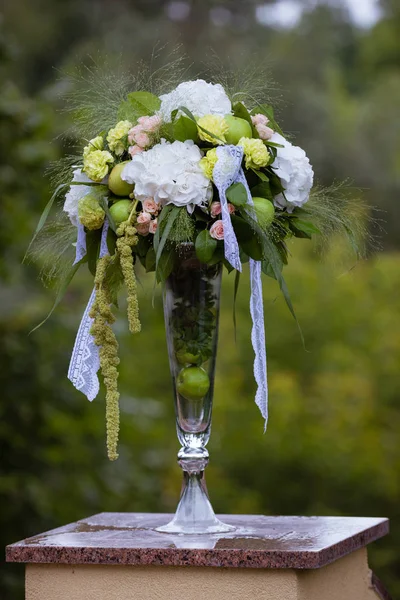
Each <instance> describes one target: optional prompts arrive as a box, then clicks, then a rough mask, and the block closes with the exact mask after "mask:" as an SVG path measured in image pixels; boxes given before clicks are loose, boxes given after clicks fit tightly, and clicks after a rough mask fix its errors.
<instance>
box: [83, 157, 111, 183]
mask: <svg viewBox="0 0 400 600" xmlns="http://www.w3.org/2000/svg"><path fill="white" fill-rule="evenodd" d="M113 162H114V159H113V157H112V154H110V152H107V151H106V150H93V152H89V153H88V154H87V155H86V156H84V157H83V169H82V171H83V172H84V173H86V175H87V176H88V177H89V178H90V179H92V180H93V181H101V180H102V179H104V177H105V176H106V175H108V170H109V165H110V164H112V163H113Z"/></svg>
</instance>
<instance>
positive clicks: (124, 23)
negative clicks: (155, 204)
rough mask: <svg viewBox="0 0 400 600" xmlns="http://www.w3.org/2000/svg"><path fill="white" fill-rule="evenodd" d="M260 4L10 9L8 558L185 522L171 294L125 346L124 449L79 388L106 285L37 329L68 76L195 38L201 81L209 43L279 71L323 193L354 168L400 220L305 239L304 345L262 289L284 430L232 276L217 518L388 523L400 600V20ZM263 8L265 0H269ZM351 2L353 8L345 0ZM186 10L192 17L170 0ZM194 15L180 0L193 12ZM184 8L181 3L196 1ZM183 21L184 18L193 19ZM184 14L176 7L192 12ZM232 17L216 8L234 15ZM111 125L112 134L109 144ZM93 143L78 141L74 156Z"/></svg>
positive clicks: (3, 363) (8, 569) (76, 288)
mask: <svg viewBox="0 0 400 600" xmlns="http://www.w3.org/2000/svg"><path fill="white" fill-rule="evenodd" d="M260 4H261V3H260V2H258V3H257V2H251V1H243V0H230V1H226V2H223V1H222V0H219V1H215V2H213V1H210V2H206V1H204V0H192V1H189V0H188V1H187V2H175V3H171V2H163V1H160V0H140V1H135V2H131V1H128V0H114V1H113V2H108V1H106V0H68V1H67V2H65V1H62V0H33V1H32V0H9V1H8V2H6V3H5V4H4V3H3V14H2V18H1V23H0V24H1V30H0V54H1V59H2V60H1V65H2V66H1V71H0V72H1V80H2V81H1V87H0V137H1V148H0V152H1V167H0V185H1V203H0V215H1V216H0V248H1V254H0V257H1V258H0V274H1V277H2V285H1V290H0V306H1V310H0V335H1V344H0V387H1V391H2V394H1V400H0V453H1V480H0V503H1V513H0V514H1V517H0V519H1V525H0V532H1V533H0V540H1V543H0V546H2V547H4V546H5V545H6V544H7V543H11V542H14V541H16V540H18V539H21V538H24V537H27V536H29V535H33V534H35V533H38V532H39V531H43V530H46V529H49V528H52V527H55V526H59V525H61V524H64V523H66V522H69V521H73V520H76V519H79V518H83V517H84V516H88V515H90V514H93V513H95V512H100V511H173V510H174V508H175V506H176V503H177V500H178V494H179V488H180V472H179V469H178V467H177V466H176V463H175V456H176V451H177V449H178V443H177V440H176V438H175V431H174V417H173V404H172V394H171V388H170V377H169V369H168V362H167V353H166V344H165V339H164V326H163V318H162V310H161V299H160V296H159V295H158V296H157V297H156V306H155V308H152V305H151V296H152V285H153V283H152V279H151V277H150V278H148V277H143V278H142V282H143V289H142V290H141V293H140V305H141V317H142V322H143V333H142V334H141V335H140V336H138V337H136V338H132V337H130V336H129V335H128V334H127V332H126V326H125V322H124V320H123V319H121V320H120V321H118V323H117V329H118V334H119V336H120V340H121V356H122V359H123V360H122V367H121V378H120V379H121V390H122V431H121V448H120V459H119V460H118V461H117V462H116V463H112V464H111V463H109V462H108V461H107V458H106V454H105V448H104V445H105V444H104V402H103V397H102V396H100V397H99V398H98V399H97V400H96V401H95V402H93V404H92V405H90V404H89V403H88V402H87V401H86V400H85V398H84V397H83V396H81V395H80V394H79V393H78V392H76V391H75V390H74V389H73V388H72V386H71V385H70V384H69V382H68V381H67V379H66V372H67V367H68V361H69V355H70V352H71V348H72V345H73V341H74V336H75V333H76V329H77V326H78V323H79V319H80V315H81V313H82V311H83V309H84V306H85V304H86V301H87V298H88V295H89V293H90V280H88V279H87V278H86V276H85V273H80V274H79V276H78V277H77V278H76V280H75V281H74V284H73V286H72V287H71V288H70V290H69V291H68V294H67V296H66V297H65V300H64V302H63V304H62V306H61V307H60V308H59V309H58V310H57V312H56V313H55V314H54V316H53V317H52V319H51V320H50V321H49V322H48V323H47V324H46V325H45V326H44V327H42V328H41V329H40V330H38V331H37V332H35V333H34V334H33V335H31V336H28V332H29V330H30V329H31V328H32V327H33V326H34V325H36V324H37V322H39V321H40V320H41V318H43V316H44V314H45V313H46V311H48V310H49V308H50V307H51V303H52V298H51V294H49V292H48V291H46V290H44V289H43V288H42V286H41V284H40V282H39V281H38V271H37V269H36V267H34V266H32V265H31V266H22V265H21V260H22V257H23V255H24V252H25V249H26V246H27V244H28V242H29V239H30V235H31V233H32V231H33V229H34V227H35V224H36V221H37V219H38V217H39V215H40V213H41V210H42V209H43V207H44V205H45V203H46V202H47V199H48V195H49V187H48V182H47V181H46V179H45V178H44V175H43V173H44V170H45V168H46V167H47V166H48V164H49V162H50V161H52V160H54V159H57V158H58V157H60V156H62V155H63V154H64V153H65V152H67V151H68V148H66V146H65V143H63V141H62V140H61V139H60V137H59V136H60V134H61V133H62V132H63V130H65V128H66V127H67V126H68V125H69V116H68V114H66V113H65V112H62V110H61V109H62V107H63V101H62V100H60V93H62V92H63V91H64V89H65V86H66V84H65V81H64V80H63V78H62V76H61V75H60V72H59V69H63V68H69V67H71V66H73V65H74V64H78V63H80V62H82V61H86V60H87V55H88V54H93V55H97V54H98V53H99V52H100V53H104V52H105V53H107V54H109V55H113V54H121V57H122V58H121V60H123V61H125V62H126V63H127V64H129V63H132V64H133V63H134V62H135V61H136V60H137V59H139V58H143V59H146V58H148V56H149V55H150V54H151V52H152V50H153V48H154V46H155V44H156V43H157V42H158V43H160V44H161V45H162V44H163V43H164V42H170V43H172V44H175V43H181V44H182V47H183V51H186V52H187V53H188V55H189V56H190V59H191V60H192V61H193V64H192V66H190V67H189V68H188V73H187V75H188V78H189V76H191V75H192V74H196V73H197V72H198V71H199V70H200V71H201V70H202V68H203V66H204V63H206V62H207V48H209V47H211V48H213V50H214V51H215V53H216V54H217V55H219V56H220V57H221V58H222V59H223V60H227V59H228V58H229V61H230V64H231V66H233V67H238V68H239V67H242V66H243V65H250V64H251V63H252V61H253V60H254V57H257V61H259V62H260V61H261V63H263V65H266V66H268V67H269V68H270V71H271V75H272V78H273V80H274V81H275V82H277V83H275V84H274V90H273V93H274V96H275V98H276V100H277V104H278V110H277V112H278V117H279V120H280V122H281V124H282V126H283V128H284V130H285V131H287V132H290V133H293V134H294V135H295V136H296V139H297V141H298V143H299V145H301V146H302V147H304V148H305V149H306V151H307V153H308V155H309V156H310V159H311V162H312V164H313V165H314V168H315V172H316V175H317V178H318V180H319V181H321V182H322V183H327V184H328V183H330V182H331V181H332V180H334V179H336V180H341V179H345V178H350V179H351V180H352V181H354V184H355V185H356V186H358V187H360V188H362V189H363V190H364V192H363V193H364V194H365V196H366V198H367V199H368V201H369V202H370V203H371V204H373V205H375V206H377V207H378V208H380V209H382V210H384V211H385V213H384V214H383V218H384V220H385V221H386V224H385V229H386V232H385V233H384V234H383V236H382V239H381V242H382V245H383V251H382V252H379V253H378V254H375V255H374V256H372V257H371V258H370V259H369V260H366V261H363V262H360V263H358V264H355V262H354V261H353V262H352V261H351V260H350V261H349V258H348V257H345V256H343V252H342V250H341V249H340V247H339V246H338V247H335V248H333V249H332V251H331V253H330V255H329V256H328V257H327V260H326V261H325V262H324V263H322V262H321V261H320V260H319V258H318V257H317V256H316V254H315V253H314V252H313V249H312V246H311V245H310V244H309V242H304V241H301V242H300V243H299V244H297V245H296V246H293V247H292V253H293V258H292V260H291V262H290V265H289V267H288V268H287V270H286V278H287V281H288V285H289V288H290V290H291V295H292V298H293V302H294V304H295V307H296V310H297V313H298V318H299V321H300V323H301V325H302V329H303V331H304V334H305V338H306V347H307V351H305V350H304V348H303V347H302V344H301V341H300V337H299V335H298V332H297V329H296V326H295V324H294V322H293V321H292V320H291V317H290V315H289V313H288V311H287V309H286V307H285V305H284V302H283V300H282V298H281V297H280V295H279V293H278V290H277V287H276V285H275V282H273V281H272V280H268V281H267V282H266V283H265V305H266V306H265V312H266V332H267V343H268V361H269V384H270V422H269V427H268V431H267V434H266V435H262V427H263V424H262V421H261V418H260V416H259V414H258V411H257V409H256V406H255V404H254V402H253V399H254V392H255V384H254V381H253V376H252V361H253V354H252V350H251V344H250V318H249V310H248V295H249V289H248V282H247V280H246V277H245V278H243V279H244V281H243V282H242V286H241V288H240V293H239V297H238V309H237V310H238V323H239V325H238V339H237V343H236V344H235V343H234V340H233V326H232V294H233V278H232V276H231V277H229V276H228V275H225V276H224V277H225V279H224V286H223V301H222V316H221V332H220V348H219V357H218V362H217V380H216V390H215V409H214V421H213V434H212V436H211V442H210V445H209V446H210V453H211V463H210V466H209V468H208V470H207V477H208V485H209V489H210V493H211V498H212V501H213V505H214V508H215V509H216V511H218V512H233V513H235V512H242V513H264V514H304V515H310V514H312V515H325V514H331V515H335V514H340V515H368V516H388V517H390V518H391V522H392V533H391V536H390V537H388V538H386V539H385V540H382V541H380V542H378V543H375V544H374V545H373V546H372V547H371V549H370V557H371V559H370V562H371V567H372V568H373V569H374V570H375V571H376V572H377V574H378V575H379V576H380V577H381V578H382V580H383V581H384V582H385V583H386V584H387V586H388V588H389V590H390V591H391V592H392V594H393V596H394V597H400V576H399V573H400V559H399V553H398V550H397V546H398V541H399V539H400V441H399V429H400V409H399V406H398V397H399V391H400V374H399V365H400V307H399V301H398V295H399V290H400V255H399V233H400V225H399V222H400V203H399V199H398V195H399V188H400V177H399V175H400V135H399V133H400V124H399V114H398V108H399V106H400V37H399V35H398V32H399V28H400V8H399V5H398V3H397V2H395V0H392V1H391V0H382V2H381V9H382V18H381V20H380V21H379V22H378V23H377V24H376V25H374V26H373V27H371V28H369V29H366V30H362V29H358V28H357V27H355V25H354V24H353V23H352V22H351V19H350V16H349V13H348V12H347V11H346V10H345V9H343V8H340V7H338V6H335V5H334V4H333V3H332V4H331V5H330V6H329V7H328V6H326V5H320V4H317V5H315V3H311V4H312V6H311V4H310V6H308V4H307V2H304V3H303V4H304V5H305V12H304V14H303V17H302V18H301V20H300V22H299V23H297V24H296V25H295V26H293V27H292V28H288V29H283V28H275V29H274V28H271V27H269V26H267V25H262V24H261V23H260V22H257V20H256V18H255V15H256V9H257V7H258V5H260ZM264 4H266V3H264ZM337 4H338V3H337ZM172 5H175V8H174V7H173V6H172ZM179 6H180V9H179ZM177 7H178V8H177ZM178 9H179V10H178ZM174 11H175V12H174ZM218 15H219V16H218ZM93 133H94V134H95V133H96V132H93ZM75 142H76V141H74V140H70V143H71V144H74V143H75ZM0 579H1V582H0V595H1V598H2V599H3V600H20V599H22V598H23V569H22V567H18V566H15V565H8V566H6V565H3V566H2V567H1V573H0Z"/></svg>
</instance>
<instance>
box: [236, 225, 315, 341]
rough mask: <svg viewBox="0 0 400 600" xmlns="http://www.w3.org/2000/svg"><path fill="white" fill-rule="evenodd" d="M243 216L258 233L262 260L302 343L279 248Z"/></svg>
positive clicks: (302, 338) (257, 226) (301, 334)
mask: <svg viewBox="0 0 400 600" xmlns="http://www.w3.org/2000/svg"><path fill="white" fill-rule="evenodd" d="M243 217H244V218H246V219H247V220H248V221H249V222H250V223H251V225H252V227H253V228H254V229H255V231H256V232H257V233H258V235H259V237H260V240H261V242H262V247H263V256H264V260H266V261H268V263H269V264H270V266H271V269H272V271H273V273H274V275H275V279H276V280H277V282H278V283H279V287H280V290H281V292H282V294H283V297H284V299H285V302H286V305H287V307H288V309H289V311H290V313H291V315H292V317H293V318H294V320H295V321H296V324H297V327H298V329H299V332H300V337H301V340H302V342H303V345H304V336H303V332H302V331H301V328H300V324H299V322H298V320H297V317H296V313H295V311H294V308H293V304H292V301H291V299H290V294H289V290H288V288H287V285H286V281H285V279H284V277H283V275H282V257H281V255H280V253H279V250H278V249H277V247H276V246H275V244H274V242H273V241H272V240H271V239H270V238H269V237H268V235H267V234H266V233H265V232H264V231H263V230H262V229H261V228H260V227H259V225H258V224H257V223H256V222H254V220H253V219H252V217H251V216H250V215H243Z"/></svg>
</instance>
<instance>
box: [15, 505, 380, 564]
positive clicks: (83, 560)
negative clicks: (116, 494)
mask: <svg viewBox="0 0 400 600" xmlns="http://www.w3.org/2000/svg"><path fill="white" fill-rule="evenodd" d="M171 516H172V515H167V514H147V513H100V514H98V515H94V516H92V517H89V518H87V519H82V520H81V521H77V522H76V523H70V524H69V525H65V526H63V527H59V528H58V529H53V530H52V531H48V532H46V533H41V534H39V535H36V536H34V537H31V538H28V539H26V540H23V541H21V542H17V543H15V544H11V545H10V546H7V549H6V557H7V561H9V562H23V563H63V564H75V565H76V564H97V565H98V564H103V565H164V566H195V567H229V568H237V567H240V568H243V567H247V568H268V569H288V568H289V569H316V568H320V567H323V566H324V565H327V564H329V563H331V562H333V561H335V560H337V559H339V558H341V557H343V556H345V555H346V554H349V553H350V552H353V551H355V550H358V549H360V548H362V547H363V546H366V545H367V544H369V543H370V542H373V541H374V540H377V539H378V538H380V537H383V536H384V535H386V534H387V533H388V531H389V522H388V520H387V519H383V518H365V517H287V516H284V517H266V516H262V515H221V516H220V519H221V520H222V521H224V522H225V523H228V524H230V525H233V526H234V527H235V531H231V532H229V533H218V534H202V535H182V534H180V535H178V534H171V533H159V532H158V531H154V529H155V528H156V527H159V526H160V525H163V524H164V523H167V522H168V521H169V520H170V519H171Z"/></svg>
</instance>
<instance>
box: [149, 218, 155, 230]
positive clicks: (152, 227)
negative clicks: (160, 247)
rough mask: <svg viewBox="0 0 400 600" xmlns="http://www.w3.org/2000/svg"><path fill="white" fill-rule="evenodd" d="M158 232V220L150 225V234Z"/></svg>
mask: <svg viewBox="0 0 400 600" xmlns="http://www.w3.org/2000/svg"><path fill="white" fill-rule="evenodd" d="M156 231H157V219H154V220H153V221H150V224H149V233H155V232H156Z"/></svg>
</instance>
